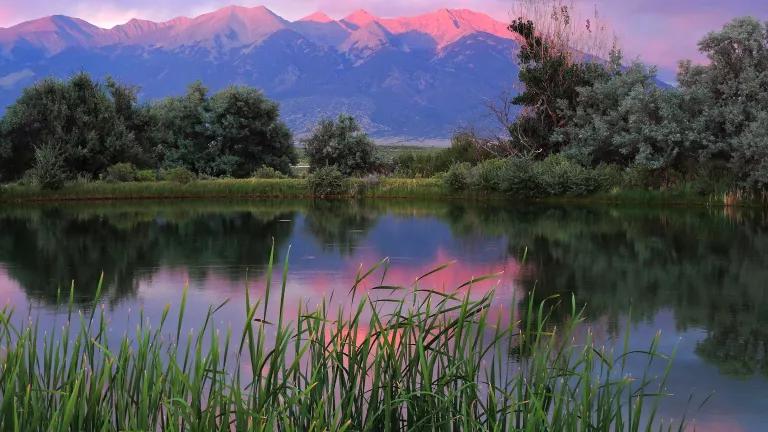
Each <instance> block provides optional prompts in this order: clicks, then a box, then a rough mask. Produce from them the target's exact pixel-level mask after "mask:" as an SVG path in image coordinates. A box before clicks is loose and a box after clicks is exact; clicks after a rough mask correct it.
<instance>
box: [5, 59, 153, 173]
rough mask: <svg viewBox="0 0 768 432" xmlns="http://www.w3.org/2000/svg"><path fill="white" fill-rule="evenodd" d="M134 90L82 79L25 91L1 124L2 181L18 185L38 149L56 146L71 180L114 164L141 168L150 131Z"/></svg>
mask: <svg viewBox="0 0 768 432" xmlns="http://www.w3.org/2000/svg"><path fill="white" fill-rule="evenodd" d="M147 116H148V114H147V112H146V109H145V107H143V106H140V105H137V103H136V94H135V90H134V89H131V88H127V87H123V86H119V85H117V84H116V83H114V82H113V81H111V80H108V82H107V85H106V86H104V85H102V84H100V83H98V82H96V81H94V80H92V79H91V77H90V76H88V75H87V74H85V73H79V74H76V75H74V76H73V77H72V78H70V79H69V80H67V81H61V80H58V79H53V78H48V79H45V80H43V81H40V82H39V83H37V84H35V85H33V86H31V87H28V88H26V89H25V90H24V93H23V94H22V96H21V97H20V98H19V99H18V100H17V101H16V102H15V103H14V104H12V105H11V106H10V107H8V110H7V111H6V114H5V116H4V117H3V119H2V122H1V124H0V134H2V138H0V142H4V143H5V144H4V145H0V147H5V151H4V153H5V157H4V158H0V175H2V178H3V179H6V180H12V179H17V178H19V177H20V176H21V174H22V173H23V172H24V171H26V170H28V169H29V168H30V167H31V166H32V163H33V161H34V159H35V146H37V145H38V143H46V142H55V143H58V144H57V145H58V146H59V149H60V153H61V158H62V159H63V164H64V167H65V169H66V170H67V171H69V172H70V173H71V174H73V175H79V174H87V175H90V176H96V175H98V174H99V173H101V172H103V171H104V169H106V167H108V166H110V165H112V164H114V163H116V162H133V163H139V164H140V163H143V162H145V155H146V154H148V153H149V152H148V151H147V148H145V147H143V146H144V145H145V143H148V142H150V141H151V140H145V139H144V137H145V135H146V133H147V131H148V128H149V124H150V122H149V119H148V117H147Z"/></svg>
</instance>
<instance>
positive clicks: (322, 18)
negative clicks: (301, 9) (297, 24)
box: [299, 11, 334, 24]
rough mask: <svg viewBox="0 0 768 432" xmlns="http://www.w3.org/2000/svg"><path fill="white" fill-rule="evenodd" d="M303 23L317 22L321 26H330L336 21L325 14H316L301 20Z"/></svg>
mask: <svg viewBox="0 0 768 432" xmlns="http://www.w3.org/2000/svg"><path fill="white" fill-rule="evenodd" d="M299 21H301V22H316V23H321V24H328V23H332V22H333V21H334V19H333V18H331V17H329V16H328V15H327V14H326V13H325V12H320V11H318V12H315V13H313V14H312V15H307V16H305V17H304V18H302V19H300V20H299Z"/></svg>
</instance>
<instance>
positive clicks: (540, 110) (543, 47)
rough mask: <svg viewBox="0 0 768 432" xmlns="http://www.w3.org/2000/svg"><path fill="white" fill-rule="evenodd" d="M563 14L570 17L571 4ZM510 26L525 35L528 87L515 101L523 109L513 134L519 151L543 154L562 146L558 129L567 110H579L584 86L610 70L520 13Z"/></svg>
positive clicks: (523, 71)
mask: <svg viewBox="0 0 768 432" xmlns="http://www.w3.org/2000/svg"><path fill="white" fill-rule="evenodd" d="M557 13H562V14H563V16H562V17H559V18H558V19H562V20H567V19H570V17H569V16H568V15H567V14H568V10H567V9H563V10H562V11H560V12H557ZM509 30H510V31H512V32H514V33H517V34H518V35H519V36H520V37H521V38H522V39H523V41H522V46H521V47H520V52H519V54H518V60H519V63H520V74H519V79H520V82H521V83H522V84H523V89H522V92H520V94H518V95H517V96H516V97H514V98H513V101H512V102H513V103H514V104H515V105H519V106H522V112H521V114H520V116H519V118H518V119H517V121H515V122H514V123H512V125H511V126H510V136H511V137H512V141H513V145H514V146H516V147H517V148H518V149H519V152H521V153H528V154H530V155H532V156H535V157H538V158H542V159H543V158H546V157H547V156H548V155H550V154H552V153H557V152H559V151H560V150H562V147H563V144H562V143H561V142H558V141H553V140H552V139H551V138H552V133H553V132H554V131H555V130H556V129H557V128H561V127H564V126H565V121H566V115H565V114H564V113H566V112H569V111H573V110H575V108H576V105H577V103H578V97H579V92H578V89H579V88H580V87H586V86H589V85H591V84H592V83H594V82H595V81H597V80H600V79H603V78H605V77H606V71H605V68H604V66H603V65H602V64H601V63H600V62H596V61H592V60H591V59H589V58H588V57H586V56H584V57H583V58H578V56H577V53H575V52H574V51H573V50H572V49H571V48H570V47H567V46H563V45H562V44H560V43H557V42H556V41H553V40H550V39H549V38H547V37H546V36H544V35H542V34H541V33H540V32H538V30H537V27H536V24H535V23H534V22H533V21H531V20H526V19H524V18H522V17H521V18H518V19H516V20H514V21H513V22H512V24H511V25H510V26H509Z"/></svg>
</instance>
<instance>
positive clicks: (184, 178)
mask: <svg viewBox="0 0 768 432" xmlns="http://www.w3.org/2000/svg"><path fill="white" fill-rule="evenodd" d="M163 177H164V179H165V180H167V181H172V182H174V183H179V184H187V183H191V182H193V181H195V174H194V173H193V172H192V171H190V170H188V169H186V168H182V167H176V168H171V169H168V170H166V171H165V173H164V176H163Z"/></svg>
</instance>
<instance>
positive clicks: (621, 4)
mask: <svg viewBox="0 0 768 432" xmlns="http://www.w3.org/2000/svg"><path fill="white" fill-rule="evenodd" d="M575 1H576V3H577V4H578V5H580V6H582V7H583V8H585V10H590V11H591V10H592V9H593V8H594V7H597V9H598V10H599V11H600V14H601V15H602V16H603V17H604V18H607V19H608V21H609V22H610V23H611V26H612V28H613V29H614V32H615V33H616V36H617V37H618V39H619V42H620V44H621V46H622V48H623V49H624V51H625V54H626V55H627V57H629V58H632V59H634V58H639V59H641V60H643V61H645V62H647V63H651V64H656V65H658V66H659V67H660V68H661V69H663V70H666V71H667V73H671V71H673V70H674V69H675V67H676V64H677V62H678V60H680V59H683V58H690V59H693V60H695V61H702V60H703V59H702V57H701V56H700V55H699V54H698V52H697V49H696V43H697V41H698V40H699V39H701V37H702V36H704V35H705V34H706V33H707V32H709V31H711V30H715V29H717V28H719V27H721V26H722V25H723V24H725V23H726V22H728V21H729V20H731V19H733V18H734V17H737V16H743V15H752V16H756V17H758V18H760V19H761V20H765V21H768V0H575ZM233 3H234V4H239V5H243V6H256V5H264V6H267V7H268V8H270V9H272V10H273V11H274V12H276V13H277V14H278V15H281V16H283V17H284V18H286V19H290V20H295V19H299V18H301V17H303V16H306V15H309V14H310V13H313V12H316V11H318V10H322V11H324V12H326V13H328V14H329V15H331V16H332V17H336V18H340V17H343V16H344V15H346V14H348V13H350V12H352V11H354V10H356V9H361V8H362V9H366V10H368V11H369V12H371V13H373V14H375V15H378V16H384V17H387V16H389V17H392V16H403V15H413V14H418V13H423V12H429V11H433V10H436V9H439V8H446V7H447V8H469V9H473V10H477V11H481V12H486V13H488V14H489V15H492V16H494V17H496V18H497V19H500V20H505V21H508V20H509V19H510V17H511V15H512V11H514V10H517V4H516V3H515V0H0V27H9V26H12V25H13V24H16V23H19V22H21V21H25V20H29V19H34V18H39V17H41V16H47V15H53V14H63V15H69V16H75V17H78V18H82V19H85V20H86V21H89V22H91V23H93V24H96V25H99V26H101V27H112V26H114V25H116V24H121V23H124V22H126V21H128V20H129V19H131V18H144V19H151V20H166V19H170V18H174V17H177V16H196V15H200V14H202V13H205V12H210V11H212V10H215V9H217V8H219V7H222V6H226V5H229V4H233Z"/></svg>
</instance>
